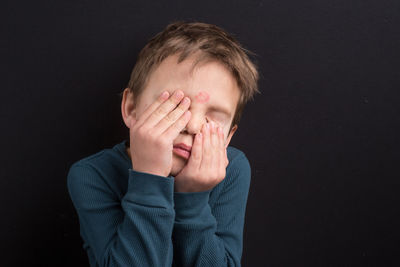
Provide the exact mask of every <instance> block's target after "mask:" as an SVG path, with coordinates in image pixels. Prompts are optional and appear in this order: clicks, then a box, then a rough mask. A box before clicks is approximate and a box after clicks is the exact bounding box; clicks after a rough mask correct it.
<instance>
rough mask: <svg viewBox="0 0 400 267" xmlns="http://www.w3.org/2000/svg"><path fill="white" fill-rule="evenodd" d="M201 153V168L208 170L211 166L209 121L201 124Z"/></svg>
mask: <svg viewBox="0 0 400 267" xmlns="http://www.w3.org/2000/svg"><path fill="white" fill-rule="evenodd" d="M203 128H204V129H203V130H204V132H203V137H204V139H203V153H202V158H201V168H202V169H204V170H205V171H209V168H210V167H211V164H212V162H211V153H212V150H211V138H210V134H211V133H210V123H206V124H205V125H203Z"/></svg>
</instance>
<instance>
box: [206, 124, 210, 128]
mask: <svg viewBox="0 0 400 267" xmlns="http://www.w3.org/2000/svg"><path fill="white" fill-rule="evenodd" d="M206 129H207V130H208V129H210V124H209V123H208V122H207V123H206Z"/></svg>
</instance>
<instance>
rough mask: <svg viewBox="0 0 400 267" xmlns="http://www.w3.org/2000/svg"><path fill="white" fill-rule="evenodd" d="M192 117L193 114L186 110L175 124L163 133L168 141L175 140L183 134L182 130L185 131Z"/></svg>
mask: <svg viewBox="0 0 400 267" xmlns="http://www.w3.org/2000/svg"><path fill="white" fill-rule="evenodd" d="M191 115H192V113H191V112H190V111H189V110H186V111H185V112H184V113H183V114H182V116H181V117H180V118H179V119H178V120H177V121H176V122H175V123H173V124H172V125H171V126H169V128H168V129H167V130H166V131H165V132H164V133H163V135H164V136H165V137H166V138H167V139H168V140H175V139H176V138H177V137H178V135H179V134H180V133H181V132H182V130H183V129H185V127H186V125H187V123H188V122H189V120H190V117H191Z"/></svg>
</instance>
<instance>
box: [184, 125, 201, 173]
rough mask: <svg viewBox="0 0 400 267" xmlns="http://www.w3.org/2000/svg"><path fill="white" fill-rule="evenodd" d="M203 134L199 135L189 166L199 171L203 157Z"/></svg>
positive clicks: (194, 144)
mask: <svg viewBox="0 0 400 267" xmlns="http://www.w3.org/2000/svg"><path fill="white" fill-rule="evenodd" d="M202 135H203V134H202V133H201V132H199V133H197V134H196V136H195V138H194V142H193V145H192V150H191V152H190V157H189V161H188V165H191V166H192V168H193V169H195V170H198V169H199V168H200V164H201V157H202V146H203V136H202Z"/></svg>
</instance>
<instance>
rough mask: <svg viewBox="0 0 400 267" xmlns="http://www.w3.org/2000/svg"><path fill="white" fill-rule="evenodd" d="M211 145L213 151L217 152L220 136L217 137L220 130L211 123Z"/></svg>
mask: <svg viewBox="0 0 400 267" xmlns="http://www.w3.org/2000/svg"><path fill="white" fill-rule="evenodd" d="M210 126H211V145H212V147H213V150H216V148H217V146H218V135H217V133H218V132H217V130H218V125H217V124H216V123H215V122H213V121H211V124H210Z"/></svg>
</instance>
